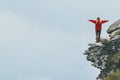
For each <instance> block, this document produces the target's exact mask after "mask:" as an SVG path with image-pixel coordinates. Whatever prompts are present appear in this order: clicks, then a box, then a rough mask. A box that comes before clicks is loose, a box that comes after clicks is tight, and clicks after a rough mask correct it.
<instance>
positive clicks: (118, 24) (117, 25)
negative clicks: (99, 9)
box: [107, 19, 120, 34]
mask: <svg viewBox="0 0 120 80" xmlns="http://www.w3.org/2000/svg"><path fill="white" fill-rule="evenodd" d="M117 29H120V19H119V20H117V21H116V22H114V23H113V24H112V25H110V27H109V28H108V30H107V33H108V34H111V33H112V32H114V31H115V30H117Z"/></svg>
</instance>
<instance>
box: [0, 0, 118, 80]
mask: <svg viewBox="0 0 120 80" xmlns="http://www.w3.org/2000/svg"><path fill="white" fill-rule="evenodd" d="M119 3H120V1H118V0H1V1H0V80H96V76H97V75H98V74H99V70H98V69H96V68H94V67H93V66H91V63H90V62H88V61H87V60H86V56H85V55H83V53H84V51H85V50H86V49H87V48H88V43H92V42H95V31H94V25H93V24H92V23H89V22H88V20H89V19H96V17H98V16H100V17H101V19H108V20H109V22H108V23H106V24H104V25H103V30H102V35H101V36H102V37H106V36H107V34H106V30H107V29H108V27H109V25H110V24H112V23H113V22H114V21H116V20H118V19H119V16H120V14H119V13H120V10H119V8H120V4H119Z"/></svg>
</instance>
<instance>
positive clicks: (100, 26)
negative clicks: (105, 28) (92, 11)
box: [89, 17, 108, 43]
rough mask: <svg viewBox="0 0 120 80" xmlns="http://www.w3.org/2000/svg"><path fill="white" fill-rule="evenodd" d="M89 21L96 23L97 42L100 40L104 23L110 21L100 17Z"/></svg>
mask: <svg viewBox="0 0 120 80" xmlns="http://www.w3.org/2000/svg"><path fill="white" fill-rule="evenodd" d="M89 21H90V22H92V23H94V24H95V31H96V43H98V42H100V35H101V29H102V24H103V23H105V22H108V20H100V17H97V20H89Z"/></svg>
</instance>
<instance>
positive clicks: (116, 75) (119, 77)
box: [103, 70, 120, 80]
mask: <svg viewBox="0 0 120 80" xmlns="http://www.w3.org/2000/svg"><path fill="white" fill-rule="evenodd" d="M103 80H120V70H117V71H115V72H112V73H111V74H110V75H108V76H107V77H105V78H104V79H103Z"/></svg>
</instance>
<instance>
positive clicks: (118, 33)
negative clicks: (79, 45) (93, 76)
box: [84, 20, 120, 80]
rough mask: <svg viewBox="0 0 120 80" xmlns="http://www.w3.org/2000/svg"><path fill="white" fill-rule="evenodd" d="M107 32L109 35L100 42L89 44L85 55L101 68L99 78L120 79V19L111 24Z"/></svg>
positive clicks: (99, 79) (106, 79) (104, 79)
mask: <svg viewBox="0 0 120 80" xmlns="http://www.w3.org/2000/svg"><path fill="white" fill-rule="evenodd" d="M107 33H108V34H109V36H108V37H107V38H106V39H101V42H100V43H91V44H89V48H88V50H86V51H85V53H84V55H87V57H86V59H87V60H88V61H91V62H92V66H94V67H96V68H98V69H100V70H101V71H100V74H99V75H98V77H97V80H120V20H117V21H116V22H114V23H113V24H112V25H110V27H109V28H108V30H107Z"/></svg>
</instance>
